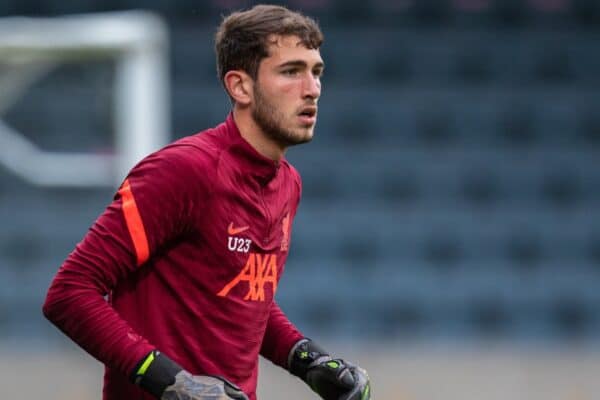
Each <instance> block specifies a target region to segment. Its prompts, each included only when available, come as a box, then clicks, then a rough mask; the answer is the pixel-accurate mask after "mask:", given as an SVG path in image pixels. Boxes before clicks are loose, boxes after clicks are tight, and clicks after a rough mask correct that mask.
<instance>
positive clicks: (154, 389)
mask: <svg viewBox="0 0 600 400" xmlns="http://www.w3.org/2000/svg"><path fill="white" fill-rule="evenodd" d="M182 370H183V368H181V367H180V366H179V365H178V364H177V363H176V362H174V361H173V360H171V359H170V358H169V357H167V356H165V355H164V354H162V353H161V352H159V351H157V350H153V351H152V352H150V354H148V355H147V356H146V357H144V359H142V360H141V361H140V362H139V363H138V365H137V366H136V367H135V368H134V370H133V371H134V372H133V374H132V377H131V380H132V381H133V382H134V383H135V384H136V385H138V386H140V387H141V388H142V389H144V390H146V391H147V392H149V393H151V394H152V395H153V396H154V397H156V398H157V399H160V397H161V396H162V394H163V392H164V391H165V389H166V388H167V386H170V385H172V384H174V383H175V375H177V374H178V373H179V372H180V371H182Z"/></svg>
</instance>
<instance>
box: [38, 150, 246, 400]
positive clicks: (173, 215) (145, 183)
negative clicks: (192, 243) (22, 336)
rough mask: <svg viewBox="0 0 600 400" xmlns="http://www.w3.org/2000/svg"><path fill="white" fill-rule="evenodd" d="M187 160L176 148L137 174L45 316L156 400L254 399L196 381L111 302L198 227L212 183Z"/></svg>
mask: <svg viewBox="0 0 600 400" xmlns="http://www.w3.org/2000/svg"><path fill="white" fill-rule="evenodd" d="M186 154H187V152H182V151H181V149H178V148H177V147H172V148H170V149H167V150H166V151H165V150H163V151H161V152H158V153H155V154H153V155H151V156H149V157H148V158H146V159H144V160H143V161H142V162H141V163H140V164H138V165H137V166H136V167H135V168H134V169H133V170H132V171H131V173H130V174H129V176H128V178H127V179H126V180H125V182H124V183H123V185H122V186H121V188H120V189H119V191H118V192H117V194H116V195H115V198H114V201H113V202H112V203H111V204H110V206H109V207H108V208H107V209H106V211H105V212H104V213H103V214H102V215H101V216H100V217H99V218H98V220H97V221H96V222H95V223H94V225H93V226H92V227H91V228H90V230H89V231H88V233H87V234H86V235H85V237H84V238H83V240H82V241H81V243H79V244H78V245H77V247H76V248H75V250H74V251H73V252H72V253H71V254H70V255H69V256H68V258H67V260H66V261H65V262H64V264H63V265H62V266H61V268H60V269H59V271H58V273H57V274H56V276H55V278H54V280H53V282H52V284H51V286H50V289H49V290H48V294H47V297H46V301H45V303H44V306H43V312H44V315H45V316H46V317H47V318H48V319H49V320H50V321H51V322H53V323H54V324H55V325H56V326H57V327H58V328H59V329H60V330H61V331H63V332H64V333H65V334H66V335H67V336H68V337H70V338H71V339H72V340H73V341H74V342H76V343H77V344H78V345H79V346H81V347H82V348H83V349H85V350H86V351H87V352H88V353H90V354H91V355H92V356H94V357H95V358H96V359H98V360H99V361H101V362H102V363H104V364H105V365H107V366H108V367H109V368H111V369H114V370H117V371H120V372H121V373H123V374H124V375H125V376H127V377H129V378H130V379H131V381H132V383H136V384H138V385H140V386H141V387H142V388H144V389H145V390H146V391H148V392H149V393H151V394H153V395H154V396H155V397H156V398H161V399H164V400H171V399H173V400H176V399H179V398H182V399H183V398H186V399H194V400H196V399H205V398H215V397H214V396H215V394H220V396H221V397H218V398H219V399H242V400H243V399H246V396H245V395H244V394H243V393H242V392H241V390H239V388H237V387H236V386H235V385H233V384H231V383H229V382H227V381H225V380H224V379H221V378H217V377H206V376H192V375H191V374H189V373H188V372H187V371H185V370H183V368H181V367H180V366H179V365H178V364H177V363H176V362H175V361H173V360H171V359H169V358H168V357H167V356H166V355H164V354H162V353H160V352H159V351H157V349H155V346H153V345H152V344H151V343H149V341H148V340H146V339H145V338H143V337H142V336H140V335H139V334H138V333H137V332H135V331H134V330H133V329H132V328H131V326H130V325H129V324H128V323H127V322H126V321H125V320H124V319H123V318H121V317H120V316H119V314H118V313H117V312H116V311H115V310H114V309H113V308H112V307H111V306H110V305H109V303H108V302H107V301H106V299H105V297H106V296H107V295H108V294H109V293H110V292H111V290H112V289H113V288H115V287H116V285H117V284H118V282H119V281H120V280H122V279H124V278H126V277H127V275H129V274H132V273H134V272H135V271H136V270H137V269H139V268H150V267H151V266H149V265H145V264H146V263H147V262H148V261H149V260H150V261H151V260H152V257H153V255H154V254H155V253H158V252H160V250H161V248H162V247H164V246H166V245H168V243H170V242H172V241H173V240H176V239H177V238H178V237H180V236H181V235H184V234H185V233H186V232H187V231H188V229H190V228H189V226H190V223H191V221H192V220H193V218H194V215H193V214H192V210H193V209H196V208H194V207H192V204H193V203H194V202H199V203H201V202H202V200H203V199H205V196H206V193H207V192H208V185H207V184H206V182H201V181H200V180H199V179H195V177H194V176H190V174H191V172H190V171H191V170H193V166H192V165H191V164H190V163H189V162H186V157H189V155H186ZM191 181H192V182H194V183H195V184H194V185H190V182H191ZM203 183H204V185H203ZM191 188H194V190H193V192H192V189H191ZM202 188H204V189H202ZM198 207H199V206H198ZM140 312H144V311H143V310H141V311H140ZM209 392H210V393H212V394H211V395H208V393H209ZM210 396H212V397H210Z"/></svg>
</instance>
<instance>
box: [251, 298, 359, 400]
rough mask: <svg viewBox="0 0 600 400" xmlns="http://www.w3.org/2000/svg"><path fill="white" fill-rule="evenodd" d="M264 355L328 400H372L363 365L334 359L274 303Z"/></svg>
mask: <svg viewBox="0 0 600 400" xmlns="http://www.w3.org/2000/svg"><path fill="white" fill-rule="evenodd" d="M261 355H262V356H263V357H265V358H267V359H269V360H271V361H272V362H273V363H274V364H276V365H278V366H280V367H282V368H284V369H286V370H288V371H289V372H290V373H291V374H293V375H295V376H297V377H299V378H300V379H302V380H303V381H304V382H305V383H306V384H308V385H309V386H310V388H311V389H312V390H313V391H315V392H316V393H317V394H318V395H319V396H321V398H323V399H324V400H369V399H370V398H371V385H370V381H369V376H368V374H367V372H366V371H365V370H363V369H362V368H360V367H358V366H356V365H354V364H352V363H349V362H347V361H344V360H342V359H333V358H332V357H331V356H330V355H329V353H328V352H327V351H326V350H324V349H323V348H322V347H320V346H319V345H318V344H316V343H315V342H313V341H312V340H310V339H308V338H305V337H304V336H303V335H302V334H301V333H300V331H298V329H297V328H296V327H295V326H294V325H293V324H292V323H291V322H290V321H289V320H288V318H287V317H286V315H285V314H284V313H283V311H281V308H279V306H278V305H277V304H276V303H275V302H273V306H272V308H271V315H270V317H269V322H268V324H267V330H266V332H265V338H264V340H263V344H262V348H261Z"/></svg>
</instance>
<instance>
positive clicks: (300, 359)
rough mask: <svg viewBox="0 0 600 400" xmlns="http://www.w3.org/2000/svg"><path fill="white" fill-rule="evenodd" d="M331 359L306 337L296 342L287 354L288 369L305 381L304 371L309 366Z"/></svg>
mask: <svg viewBox="0 0 600 400" xmlns="http://www.w3.org/2000/svg"><path fill="white" fill-rule="evenodd" d="M327 360H331V356H330V355H329V353H328V352H327V351H325V350H324V349H323V348H322V347H321V346H319V345H318V344H316V343H315V342H313V341H312V340H310V339H308V338H304V339H301V340H299V341H298V342H296V344H294V346H292V349H291V350H290V353H289V355H288V370H289V371H290V373H291V374H292V375H295V376H297V377H299V378H300V379H302V380H303V381H306V372H307V371H308V369H309V368H310V367H311V366H314V365H316V364H319V363H321V362H325V361H327Z"/></svg>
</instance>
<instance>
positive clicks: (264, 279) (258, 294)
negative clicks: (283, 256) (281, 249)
mask: <svg viewBox="0 0 600 400" xmlns="http://www.w3.org/2000/svg"><path fill="white" fill-rule="evenodd" d="M241 282H248V293H246V296H245V297H244V300H250V301H265V284H267V283H270V284H271V285H272V287H273V296H274V295H275V292H276V291H277V255H276V254H258V253H250V255H249V256H248V260H247V261H246V265H244V268H242V271H241V272H240V273H239V274H238V275H237V276H236V277H235V278H233V280H232V281H231V282H229V283H228V284H227V285H225V287H224V288H223V289H221V291H220V292H219V293H217V296H221V297H227V295H228V294H229V292H230V291H231V289H233V288H234V287H235V286H236V285H238V284H239V283H241Z"/></svg>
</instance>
